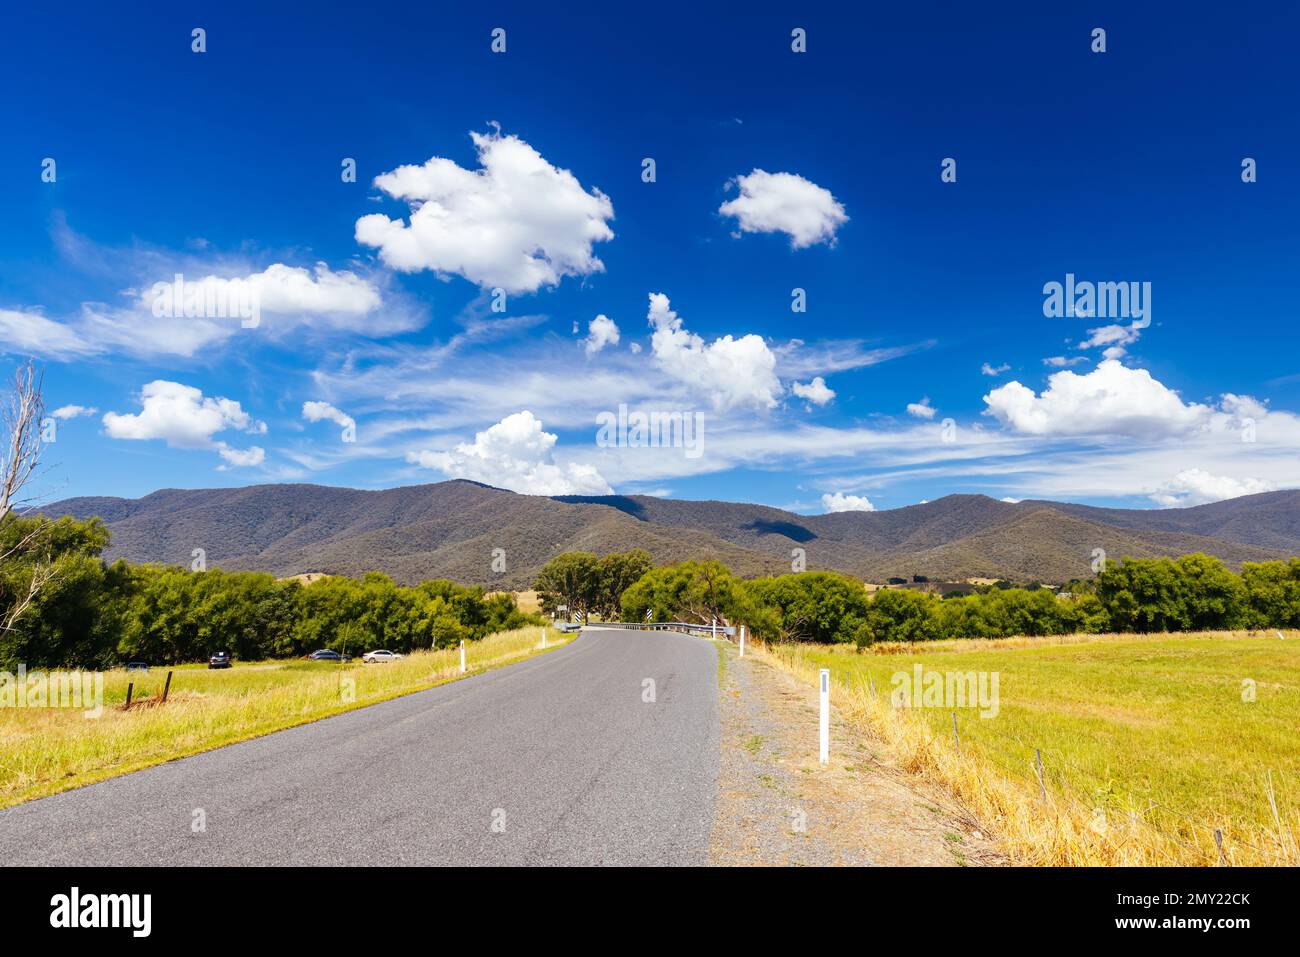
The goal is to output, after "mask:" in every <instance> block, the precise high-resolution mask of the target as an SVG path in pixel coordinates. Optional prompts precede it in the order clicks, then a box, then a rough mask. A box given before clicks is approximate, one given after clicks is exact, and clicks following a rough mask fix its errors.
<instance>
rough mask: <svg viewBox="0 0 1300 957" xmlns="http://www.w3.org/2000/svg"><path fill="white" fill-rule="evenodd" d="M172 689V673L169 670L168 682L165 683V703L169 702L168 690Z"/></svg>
mask: <svg viewBox="0 0 1300 957" xmlns="http://www.w3.org/2000/svg"><path fill="white" fill-rule="evenodd" d="M171 690H172V673H171V672H170V671H169V672H167V683H166V684H165V685H163V704H166V703H167V692H169V691H171Z"/></svg>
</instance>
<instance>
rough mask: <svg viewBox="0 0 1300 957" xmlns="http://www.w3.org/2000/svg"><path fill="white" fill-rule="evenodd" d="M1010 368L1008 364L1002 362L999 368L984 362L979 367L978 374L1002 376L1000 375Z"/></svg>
mask: <svg viewBox="0 0 1300 957" xmlns="http://www.w3.org/2000/svg"><path fill="white" fill-rule="evenodd" d="M1010 368H1011V365H1010V364H1009V363H1005V362H1004V363H1003V364H1002V365H1000V366H995V365H992V364H990V363H988V362H986V363H984V364H983V365H982V366H980V372H982V373H984V374H985V375H994V376H997V375H1002V373H1004V372H1006V371H1007V370H1008V369H1010Z"/></svg>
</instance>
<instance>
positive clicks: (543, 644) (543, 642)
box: [542, 628, 546, 648]
mask: <svg viewBox="0 0 1300 957" xmlns="http://www.w3.org/2000/svg"><path fill="white" fill-rule="evenodd" d="M542 647H543V648H545V647H546V629H545V628H543V629H542Z"/></svg>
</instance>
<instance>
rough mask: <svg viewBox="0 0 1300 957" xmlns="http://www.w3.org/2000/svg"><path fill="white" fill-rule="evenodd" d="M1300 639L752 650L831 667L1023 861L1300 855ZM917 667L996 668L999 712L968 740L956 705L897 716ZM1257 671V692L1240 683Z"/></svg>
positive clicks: (852, 703) (877, 729)
mask: <svg viewBox="0 0 1300 957" xmlns="http://www.w3.org/2000/svg"><path fill="white" fill-rule="evenodd" d="M1295 637H1296V636H1295V635H1291V636H1290V638H1289V639H1288V640H1285V641H1280V640H1279V639H1278V637H1277V634H1276V633H1272V632H1269V633H1259V634H1255V633H1250V634H1247V633H1242V632H1237V633H1195V634H1187V635H1181V636H1178V637H1170V636H1167V635H1162V636H1144V637H1139V636H1133V635H1122V636H1121V635H1101V636H1070V637H1065V638H1012V639H999V640H958V641H943V642H933V643H922V644H919V645H907V644H903V645H899V644H885V645H880V646H876V647H875V648H872V649H868V650H866V651H864V652H863V653H861V654H858V653H855V652H854V650H853V649H851V648H828V647H825V646H812V645H769V646H766V647H758V648H756V650H757V651H758V652H759V654H760V655H762V656H763V657H764V658H765V659H766V660H767V661H769V662H771V663H772V664H774V665H776V666H777V667H779V668H782V669H784V670H786V671H788V672H790V673H792V674H794V675H796V676H798V677H799V678H800V679H802V680H805V681H810V682H812V681H815V680H816V674H817V671H818V669H820V668H823V667H825V668H829V669H830V670H831V673H832V681H831V688H832V697H833V700H834V701H835V703H836V705H837V707H839V708H840V710H841V711H842V712H843V713H844V714H845V715H846V717H847V718H848V720H849V721H850V722H852V723H854V724H856V725H857V726H858V727H859V729H860V730H862V731H863V732H864V733H872V734H875V735H878V736H879V737H880V738H882V739H883V740H884V741H885V742H886V743H887V744H888V745H889V746H890V747H891V749H892V750H893V751H894V752H895V753H896V754H897V755H898V757H899V760H900V761H901V763H902V766H903V767H904V768H905V769H906V770H908V771H911V772H914V773H916V774H918V775H921V776H922V777H924V778H927V779H930V780H932V781H934V782H936V783H938V784H940V785H943V786H944V787H946V788H947V789H949V790H950V791H951V792H952V793H953V794H954V795H955V796H956V797H957V798H958V799H959V800H960V801H961V802H962V803H963V804H965V806H966V807H967V808H968V809H969V810H970V811H971V812H972V813H973V814H974V815H975V816H976V817H978V818H979V819H980V820H982V821H983V822H984V823H985V826H986V827H988V828H989V829H990V831H991V832H992V833H994V834H995V835H996V836H997V837H998V838H999V839H1000V841H1001V842H1002V844H1003V845H1004V847H1005V849H1006V851H1007V852H1008V854H1009V855H1010V856H1011V857H1012V858H1013V859H1014V860H1017V861H1019V862H1021V863H1026V864H1048V865H1153V864H1186V865H1216V864H1221V863H1224V862H1227V863H1230V864H1233V865H1295V864H1297V863H1300V848H1298V847H1297V834H1298V833H1300V800H1298V795H1297V791H1298V790H1300V748H1298V747H1297V746H1296V743H1295V731H1296V728H1297V727H1300V641H1296V640H1294V639H1295ZM917 663H919V664H921V665H922V667H923V669H924V670H925V671H926V672H931V671H938V672H948V671H960V672H969V671H977V672H980V671H984V672H998V673H999V677H1000V682H999V685H1000V687H999V691H1000V694H999V698H1000V707H999V712H998V714H997V716H996V717H993V718H988V719H981V718H980V717H979V716H978V713H977V711H975V710H957V711H956V714H957V725H958V732H959V735H960V745H958V744H957V743H956V742H955V741H954V735H953V717H952V715H953V711H952V710H950V709H949V708H916V709H909V708H895V707H894V706H893V705H892V703H891V700H890V692H891V690H892V689H893V684H892V677H893V675H894V674H895V673H897V672H910V671H911V669H912V667H913V665H914V664H917ZM846 677H847V679H848V685H847V688H846V686H845V678H846ZM1248 681H1249V682H1254V693H1255V697H1254V700H1253V701H1249V700H1245V698H1246V697H1247V695H1245V694H1244V693H1243V691H1244V689H1245V687H1246V684H1244V683H1245V682H1248ZM873 687H874V689H875V690H874V693H873V691H872V688H873ZM1036 751H1041V754H1042V761H1043V769H1044V773H1043V785H1042V787H1041V788H1040V785H1039V781H1038V775H1037V771H1036V758H1035V754H1036ZM1044 789H1045V790H1046V800H1044V798H1043V790H1044ZM1216 830H1217V831H1218V832H1219V837H1220V838H1221V843H1222V853H1221V852H1220V849H1219V848H1220V842H1219V841H1218V840H1216V836H1215V832H1216Z"/></svg>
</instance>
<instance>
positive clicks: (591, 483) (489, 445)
mask: <svg viewBox="0 0 1300 957" xmlns="http://www.w3.org/2000/svg"><path fill="white" fill-rule="evenodd" d="M556 441H557V436H556V435H555V434H554V433H552V432H545V431H543V430H542V423H541V422H540V421H539V420H538V419H537V417H536V416H534V415H533V413H531V412H529V411H527V410H525V411H523V412H516V413H514V414H513V415H508V416H506V417H505V418H504V419H502V420H501V421H500V422H498V423H497V424H496V425H494V426H492V427H491V428H489V429H486V430H485V431H483V432H479V433H478V434H477V435H475V436H474V441H473V443H472V444H464V443H462V444H460V445H457V446H456V447H455V448H454V449H452V450H451V451H450V452H434V451H428V450H425V451H419V452H411V453H408V454H407V456H406V459H407V461H408V462H411V463H413V464H415V465H419V466H421V467H423V468H427V469H435V470H437V471H439V472H442V473H443V474H444V475H446V476H447V477H448V478H463V479H470V480H472V481H475V482H483V483H484V484H487V485H494V486H497V487H498V488H507V489H510V490H511V491H515V492H523V493H525V494H527V495H577V494H585V495H608V494H611V493H612V492H613V489H611V488H610V487H609V484H608V483H607V482H606V481H605V480H604V479H603V478H602V477H601V475H600V473H599V472H597V471H596V469H595V468H594V467H593V466H591V465H584V464H580V463H576V462H569V463H567V464H564V465H561V464H557V463H556V462H555V460H554V449H555V443H556Z"/></svg>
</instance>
